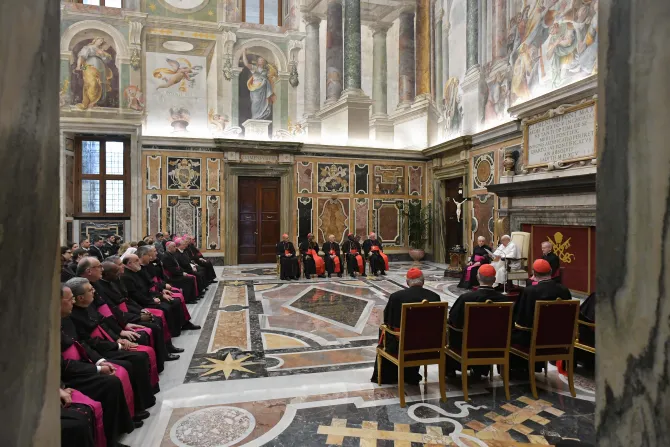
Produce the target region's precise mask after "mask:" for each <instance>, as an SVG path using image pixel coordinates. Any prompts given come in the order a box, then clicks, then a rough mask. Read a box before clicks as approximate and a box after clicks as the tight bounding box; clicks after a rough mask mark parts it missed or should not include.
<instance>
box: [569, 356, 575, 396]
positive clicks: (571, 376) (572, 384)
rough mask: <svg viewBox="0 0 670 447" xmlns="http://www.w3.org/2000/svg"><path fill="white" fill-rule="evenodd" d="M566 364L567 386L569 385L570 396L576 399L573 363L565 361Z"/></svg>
mask: <svg viewBox="0 0 670 447" xmlns="http://www.w3.org/2000/svg"><path fill="white" fill-rule="evenodd" d="M567 362H568V385H570V394H572V397H577V393H576V392H575V371H574V368H575V362H572V361H567Z"/></svg>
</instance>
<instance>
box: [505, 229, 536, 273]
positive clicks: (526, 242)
mask: <svg viewBox="0 0 670 447" xmlns="http://www.w3.org/2000/svg"><path fill="white" fill-rule="evenodd" d="M510 237H511V238H512V242H513V243H514V245H516V246H517V248H518V249H519V257H518V258H507V259H506V263H505V268H506V270H507V280H508V281H515V280H516V281H524V282H525V281H526V280H527V279H528V258H529V256H530V233H526V232H525V231H513V232H512V234H511V235H510ZM516 261H519V263H520V266H519V268H515V269H512V268H511V265H510V264H511V263H512V262H516Z"/></svg>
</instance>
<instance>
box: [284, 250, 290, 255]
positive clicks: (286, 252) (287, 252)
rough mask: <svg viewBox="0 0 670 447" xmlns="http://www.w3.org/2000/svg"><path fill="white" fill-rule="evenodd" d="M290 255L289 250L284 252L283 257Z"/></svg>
mask: <svg viewBox="0 0 670 447" xmlns="http://www.w3.org/2000/svg"><path fill="white" fill-rule="evenodd" d="M291 254H292V253H291V251H290V250H284V256H291Z"/></svg>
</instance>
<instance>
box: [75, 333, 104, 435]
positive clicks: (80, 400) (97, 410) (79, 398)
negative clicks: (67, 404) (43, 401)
mask: <svg viewBox="0 0 670 447" xmlns="http://www.w3.org/2000/svg"><path fill="white" fill-rule="evenodd" d="M73 346H74V345H73ZM72 403H75V404H82V405H86V406H87V407H89V408H90V409H91V410H93V414H94V415H95V446H96V447H105V446H106V445H107V438H106V437H105V425H104V424H103V422H102V405H101V404H100V402H97V401H95V400H93V399H91V398H89V397H87V396H86V395H84V394H81V393H80V392H79V391H77V390H72Z"/></svg>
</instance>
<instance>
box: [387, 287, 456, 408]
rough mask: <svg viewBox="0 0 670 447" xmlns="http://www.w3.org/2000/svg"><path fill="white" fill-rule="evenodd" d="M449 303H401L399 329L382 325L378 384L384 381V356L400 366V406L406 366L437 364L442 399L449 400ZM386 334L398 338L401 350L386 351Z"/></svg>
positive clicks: (402, 397)
mask: <svg viewBox="0 0 670 447" xmlns="http://www.w3.org/2000/svg"><path fill="white" fill-rule="evenodd" d="M448 311H449V303H429V302H428V300H423V302H421V303H406V304H403V305H402V314H401V317H400V330H399V331H397V332H396V331H393V330H391V329H390V328H389V327H388V326H386V325H385V324H382V325H381V326H380V329H381V330H382V331H384V332H383V335H384V345H383V347H382V348H379V347H378V348H377V383H378V384H379V385H381V380H382V357H384V358H386V359H387V360H389V361H390V362H391V363H393V364H395V365H397V366H398V392H399V394H400V406H401V407H404V406H405V368H406V367H408V366H421V365H424V374H425V370H426V366H427V365H438V367H439V374H438V377H439V382H440V396H441V397H442V402H445V401H446V400H447V395H446V394H445V388H446V386H445V382H444V368H445V353H444V351H445V346H446V337H447V314H448ZM387 334H391V335H394V336H396V337H398V338H399V343H398V353H397V354H393V353H390V352H386V337H387V336H388V335H387Z"/></svg>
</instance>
